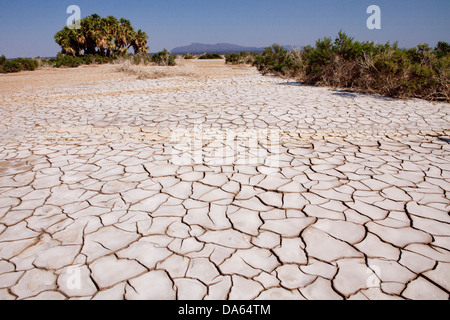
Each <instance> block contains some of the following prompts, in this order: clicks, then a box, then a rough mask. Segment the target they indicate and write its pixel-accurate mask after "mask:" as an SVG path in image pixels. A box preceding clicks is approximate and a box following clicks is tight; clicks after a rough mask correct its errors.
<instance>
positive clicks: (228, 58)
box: [225, 52, 256, 64]
mask: <svg viewBox="0 0 450 320" xmlns="http://www.w3.org/2000/svg"><path fill="white" fill-rule="evenodd" d="M255 56H256V54H255V53H253V52H241V53H239V54H238V53H230V54H227V55H225V62H226V63H230V64H253V62H254V61H255Z"/></svg>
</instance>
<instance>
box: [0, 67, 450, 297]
mask: <svg viewBox="0 0 450 320" xmlns="http://www.w3.org/2000/svg"><path fill="white" fill-rule="evenodd" d="M203 63H204V64H202V63H201V62H192V64H193V65H192V66H193V67H192V66H191V69H190V72H189V73H186V72H183V73H180V75H182V76H176V75H177V74H176V72H175V73H174V75H175V77H162V78H159V79H143V80H136V77H133V76H129V75H125V74H120V73H117V72H115V71H114V70H113V69H112V67H109V66H102V67H91V68H80V69H74V70H58V71H54V70H51V71H48V70H47V71H46V70H39V71H36V73H25V74H18V75H7V76H0V83H1V84H2V87H3V89H2V90H1V92H0V110H1V115H2V117H1V120H0V136H1V141H0V299H68V298H73V299H194V300H195V299H217V300H222V299H235V300H239V299H266V300H267V299H448V298H449V291H450V217H449V213H448V212H449V208H450V201H449V192H450V153H449V152H450V145H449V143H448V140H446V139H448V138H450V137H449V136H448V135H449V134H450V132H449V129H450V124H449V120H450V108H449V104H446V103H430V102H425V101H422V100H394V99H387V98H383V97H379V96H370V95H362V94H354V93H348V92H341V91H336V90H332V89H329V88H315V87H309V86H302V85H299V84H297V83H293V82H290V83H287V82H286V81H285V80H282V79H279V78H275V77H264V76H261V75H259V74H257V72H256V71H255V70H253V69H251V68H245V67H242V68H232V67H226V66H224V63H223V61H218V62H217V61H216V62H203ZM202 66H203V68H204V69H203V70H204V71H205V70H206V71H205V72H203V71H202V72H203V73H201V74H195V71H196V70H199V69H198V68H200V67H202ZM196 68H197V69H196ZM172 70H176V69H172ZM50 73H51V76H49V74H50ZM95 74H96V75H97V77H96V76H95ZM64 75H65V76H66V78H64ZM77 77H78V78H77ZM64 79H66V80H64ZM52 81H53V82H52Z"/></svg>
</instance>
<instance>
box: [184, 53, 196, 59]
mask: <svg viewBox="0 0 450 320" xmlns="http://www.w3.org/2000/svg"><path fill="white" fill-rule="evenodd" d="M195 58H196V56H195V55H193V54H192V53H186V54H183V59H195Z"/></svg>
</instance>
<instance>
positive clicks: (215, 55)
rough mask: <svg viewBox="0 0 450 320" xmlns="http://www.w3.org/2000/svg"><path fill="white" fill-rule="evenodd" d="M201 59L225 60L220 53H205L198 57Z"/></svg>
mask: <svg viewBox="0 0 450 320" xmlns="http://www.w3.org/2000/svg"><path fill="white" fill-rule="evenodd" d="M198 58H199V59H205V60H206V59H223V57H222V56H221V55H220V54H218V53H205V54H203V55H201V56H200V57H198Z"/></svg>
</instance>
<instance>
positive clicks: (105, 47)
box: [54, 14, 148, 57]
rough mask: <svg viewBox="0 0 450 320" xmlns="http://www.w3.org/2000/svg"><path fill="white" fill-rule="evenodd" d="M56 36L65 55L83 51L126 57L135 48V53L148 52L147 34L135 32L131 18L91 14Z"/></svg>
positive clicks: (77, 54) (81, 53)
mask: <svg viewBox="0 0 450 320" xmlns="http://www.w3.org/2000/svg"><path fill="white" fill-rule="evenodd" d="M54 38H55V41H56V43H57V44H58V45H59V46H61V52H62V53H63V54H67V55H72V56H74V57H75V56H77V57H79V56H82V55H83V54H85V55H86V54H98V55H101V56H107V57H112V56H113V55H121V56H123V55H125V54H127V52H128V49H129V48H131V47H133V49H134V53H135V54H144V53H147V52H148V47H147V44H148V40H147V39H148V37H147V34H146V33H145V32H143V31H142V30H138V31H137V32H136V31H134V28H133V26H132V25H131V22H130V21H128V20H126V19H124V18H122V19H117V18H116V17H113V16H108V17H106V18H101V17H100V16H99V15H97V14H93V15H90V16H89V17H86V18H84V19H82V20H81V21H80V28H79V29H76V28H74V29H71V28H69V27H67V26H66V27H64V28H63V29H62V30H60V31H58V32H57V33H56V34H55V37H54Z"/></svg>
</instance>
